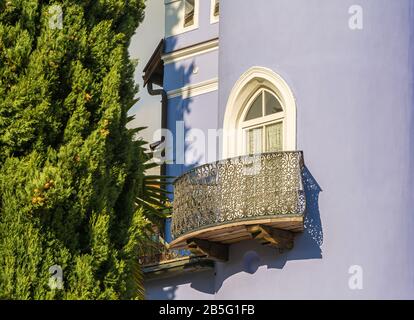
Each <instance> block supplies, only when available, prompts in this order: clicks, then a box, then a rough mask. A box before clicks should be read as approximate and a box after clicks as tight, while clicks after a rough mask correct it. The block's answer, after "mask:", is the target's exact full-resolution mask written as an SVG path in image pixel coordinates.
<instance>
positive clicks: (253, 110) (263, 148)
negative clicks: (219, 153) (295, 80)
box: [239, 88, 285, 154]
mask: <svg viewBox="0 0 414 320" xmlns="http://www.w3.org/2000/svg"><path fill="white" fill-rule="evenodd" d="M284 117H285V113H284V110H283V107H282V104H281V102H280V101H279V98H278V97H277V96H276V94H274V93H273V92H272V91H271V90H269V89H267V88H260V89H259V90H257V91H256V92H255V93H254V94H253V95H252V97H251V98H250V99H249V101H248V103H247V105H246V107H245V110H244V112H243V114H242V116H241V119H240V123H239V127H240V128H241V129H242V130H243V141H244V143H243V145H244V146H243V153H245V154H256V153H262V152H276V151H282V150H283V120H284Z"/></svg>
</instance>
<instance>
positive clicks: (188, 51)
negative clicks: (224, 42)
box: [161, 39, 219, 64]
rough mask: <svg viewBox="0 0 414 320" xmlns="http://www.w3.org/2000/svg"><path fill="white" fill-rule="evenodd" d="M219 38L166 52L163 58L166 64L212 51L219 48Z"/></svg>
mask: <svg viewBox="0 0 414 320" xmlns="http://www.w3.org/2000/svg"><path fill="white" fill-rule="evenodd" d="M218 47H219V39H214V40H211V41H207V42H204V43H200V44H197V45H194V46H191V47H188V48H184V49H179V50H177V51H174V52H171V53H167V54H164V55H163V56H162V57H161V58H162V60H164V64H169V63H173V62H177V61H180V60H185V59H188V58H191V57H194V56H198V55H200V54H204V53H208V52H211V51H215V50H218Z"/></svg>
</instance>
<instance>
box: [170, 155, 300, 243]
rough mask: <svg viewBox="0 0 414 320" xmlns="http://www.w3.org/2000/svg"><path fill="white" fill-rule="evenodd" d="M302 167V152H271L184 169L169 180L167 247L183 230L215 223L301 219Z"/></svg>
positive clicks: (181, 236)
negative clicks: (171, 197)
mask: <svg viewBox="0 0 414 320" xmlns="http://www.w3.org/2000/svg"><path fill="white" fill-rule="evenodd" d="M303 166H304V162H303V154H302V152H300V151H294V152H275V153H264V154H260V155H255V156H241V157H236V158H232V159H227V160H222V161H217V162H214V163H209V164H206V165H202V166H200V167H197V168H194V169H192V170H190V171H189V172H187V173H185V174H184V175H182V176H181V177H179V178H178V179H177V180H176V181H175V183H174V203H173V206H174V208H173V209H174V210H173V216H172V226H171V229H172V235H173V238H174V239H175V240H174V241H173V243H172V247H174V246H175V247H180V245H179V242H180V241H179V239H180V238H183V237H184V236H186V235H188V234H194V235H196V234H197V231H199V232H198V233H199V234H203V232H202V231H203V230H208V229H211V228H215V227H217V226H225V225H237V223H239V224H242V225H243V224H244V222H246V221H250V222H254V220H262V221H264V219H266V218H273V220H272V222H275V221H277V220H274V218H278V217H280V218H283V217H303V214H304V212H305V194H304V191H303V185H302V178H301V172H302V169H303ZM281 221H282V220H281ZM300 221H302V222H303V220H300ZM294 227H295V226H294ZM302 227H303V224H302ZM296 228H298V230H293V231H301V230H299V229H301V226H299V227H298V226H296ZM281 229H289V228H283V227H282V228H281ZM291 229H293V228H291ZM205 235H206V234H205ZM202 238H203V237H202ZM204 238H206V237H204ZM207 238H208V236H207ZM187 240H188V239H187Z"/></svg>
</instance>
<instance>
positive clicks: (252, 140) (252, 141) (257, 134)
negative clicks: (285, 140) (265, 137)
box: [247, 128, 262, 154]
mask: <svg viewBox="0 0 414 320" xmlns="http://www.w3.org/2000/svg"><path fill="white" fill-rule="evenodd" d="M261 152H262V128H255V129H251V130H249V131H248V132H247V153H248V154H255V153H261Z"/></svg>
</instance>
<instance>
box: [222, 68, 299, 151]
mask: <svg viewBox="0 0 414 320" xmlns="http://www.w3.org/2000/svg"><path fill="white" fill-rule="evenodd" d="M262 87H266V88H268V89H270V90H272V91H273V92H274V93H275V94H276V95H277V96H278V98H279V100H280V102H281V104H282V107H283V109H284V111H285V120H284V128H283V150H284V151H294V150H296V102H295V98H294V96H293V93H292V91H291V90H290V88H289V86H288V84H287V83H286V81H285V80H283V78H282V77H281V76H280V75H278V74H277V73H275V72H274V71H272V70H271V69H268V68H264V67H257V66H256V67H252V68H250V69H249V70H247V71H246V72H245V73H244V74H243V75H242V76H241V77H240V78H239V80H238V81H237V82H236V84H235V85H234V87H233V89H232V90H231V92H230V95H229V99H228V101H227V105H226V110H225V113H224V122H223V133H224V135H223V155H222V157H223V158H230V157H235V156H238V155H240V154H241V152H242V151H241V145H242V140H243V139H242V137H241V136H240V134H239V133H238V132H240V130H238V129H239V128H238V124H239V121H240V117H241V115H242V114H243V112H244V110H245V108H246V104H247V102H248V101H249V99H250V97H251V96H252V95H253V94H254V93H255V92H256V91H257V90H258V89H260V88H262Z"/></svg>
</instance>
